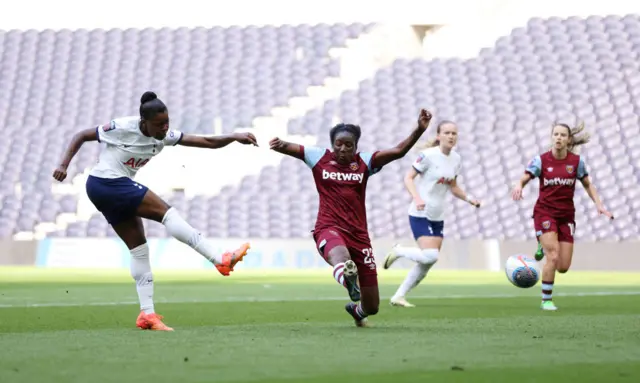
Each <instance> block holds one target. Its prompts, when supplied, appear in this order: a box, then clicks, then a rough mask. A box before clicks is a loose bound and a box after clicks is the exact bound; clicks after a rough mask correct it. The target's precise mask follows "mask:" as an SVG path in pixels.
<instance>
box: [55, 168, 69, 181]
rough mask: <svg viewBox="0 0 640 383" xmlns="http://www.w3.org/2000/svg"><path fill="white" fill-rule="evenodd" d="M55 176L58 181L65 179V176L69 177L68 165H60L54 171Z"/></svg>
mask: <svg viewBox="0 0 640 383" xmlns="http://www.w3.org/2000/svg"><path fill="white" fill-rule="evenodd" d="M53 178H55V179H56V181H60V182H62V181H64V179H65V178H67V167H66V166H60V167H58V168H57V169H56V170H55V171H54V172H53Z"/></svg>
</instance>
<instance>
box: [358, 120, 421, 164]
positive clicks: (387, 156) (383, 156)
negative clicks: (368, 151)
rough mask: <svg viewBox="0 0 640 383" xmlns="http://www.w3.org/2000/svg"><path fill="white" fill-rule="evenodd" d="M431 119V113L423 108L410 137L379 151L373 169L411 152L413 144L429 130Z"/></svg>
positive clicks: (372, 160)
mask: <svg viewBox="0 0 640 383" xmlns="http://www.w3.org/2000/svg"><path fill="white" fill-rule="evenodd" d="M430 121H431V113H430V112H428V111H426V110H424V109H422V110H421V111H420V117H419V118H418V126H417V127H416V128H415V129H414V130H413V132H411V134H410V135H409V137H407V138H405V139H404V140H403V141H402V142H400V143H399V144H398V145H396V146H394V147H393V148H390V149H384V150H380V151H378V152H377V153H376V155H375V156H374V157H373V158H372V159H371V165H370V167H371V169H380V168H382V167H383V166H385V165H387V164H388V163H390V162H393V161H395V160H398V159H400V158H402V157H404V156H405V155H406V154H407V153H409V150H411V148H412V147H413V145H415V144H416V142H418V139H420V136H422V133H424V132H425V130H427V127H428V126H429V122H430Z"/></svg>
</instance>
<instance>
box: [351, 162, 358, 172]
mask: <svg viewBox="0 0 640 383" xmlns="http://www.w3.org/2000/svg"><path fill="white" fill-rule="evenodd" d="M349 168H351V170H353V171H356V170H358V163H357V162H352V163H351V165H349Z"/></svg>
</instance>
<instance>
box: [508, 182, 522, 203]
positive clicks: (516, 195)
mask: <svg viewBox="0 0 640 383" xmlns="http://www.w3.org/2000/svg"><path fill="white" fill-rule="evenodd" d="M511 198H513V200H514V201H520V200H521V199H522V186H521V185H519V184H518V185H516V186H514V187H513V190H512V191H511Z"/></svg>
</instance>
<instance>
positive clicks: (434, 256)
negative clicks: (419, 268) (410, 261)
mask: <svg viewBox="0 0 640 383" xmlns="http://www.w3.org/2000/svg"><path fill="white" fill-rule="evenodd" d="M439 255H440V252H439V251H438V249H423V250H422V252H421V257H420V263H421V264H423V265H433V264H434V263H436V262H438V257H439Z"/></svg>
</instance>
